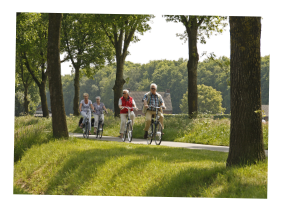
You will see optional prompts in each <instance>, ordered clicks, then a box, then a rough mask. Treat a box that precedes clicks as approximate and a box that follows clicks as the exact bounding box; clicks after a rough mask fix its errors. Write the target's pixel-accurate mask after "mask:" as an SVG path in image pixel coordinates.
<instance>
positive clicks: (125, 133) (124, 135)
mask: <svg viewBox="0 0 284 211" xmlns="http://www.w3.org/2000/svg"><path fill="white" fill-rule="evenodd" d="M128 124H129V123H126V129H125V131H124V133H123V137H122V141H123V142H125V140H126V136H127V129H128Z"/></svg>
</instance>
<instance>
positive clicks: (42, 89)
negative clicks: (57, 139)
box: [39, 80, 49, 118]
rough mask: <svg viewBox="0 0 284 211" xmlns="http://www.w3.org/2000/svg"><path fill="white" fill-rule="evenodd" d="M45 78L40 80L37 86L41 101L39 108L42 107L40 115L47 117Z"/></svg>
mask: <svg viewBox="0 0 284 211" xmlns="http://www.w3.org/2000/svg"><path fill="white" fill-rule="evenodd" d="M45 86H46V80H43V81H41V83H40V86H39V92H40V101H41V108H42V116H43V117H47V118H48V117H49V111H48V105H47V99H46V92H45Z"/></svg>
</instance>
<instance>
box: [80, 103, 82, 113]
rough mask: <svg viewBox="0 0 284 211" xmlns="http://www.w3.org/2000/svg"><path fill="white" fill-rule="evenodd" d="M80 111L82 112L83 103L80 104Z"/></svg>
mask: <svg viewBox="0 0 284 211" xmlns="http://www.w3.org/2000/svg"><path fill="white" fill-rule="evenodd" d="M79 111H80V112H81V111H82V103H80V106H79Z"/></svg>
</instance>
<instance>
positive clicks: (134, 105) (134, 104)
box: [132, 99, 138, 110]
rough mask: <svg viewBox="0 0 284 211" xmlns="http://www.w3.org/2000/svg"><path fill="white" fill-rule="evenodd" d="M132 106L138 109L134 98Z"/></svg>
mask: <svg viewBox="0 0 284 211" xmlns="http://www.w3.org/2000/svg"><path fill="white" fill-rule="evenodd" d="M132 107H133V108H135V110H138V108H137V107H136V103H135V101H134V99H132Z"/></svg>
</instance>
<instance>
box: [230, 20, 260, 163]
mask: <svg viewBox="0 0 284 211" xmlns="http://www.w3.org/2000/svg"><path fill="white" fill-rule="evenodd" d="M229 22H230V43H231V62H230V67H231V68H230V69H231V72H230V77H231V130H230V150H229V155H228V159H227V166H233V165H242V164H252V163H255V162H257V161H260V160H264V159H265V153H264V147H263V133H262V122H261V118H262V112H261V91H260V90H261V82H260V70H261V58H260V35H261V20H260V17H230V21H229Z"/></svg>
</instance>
